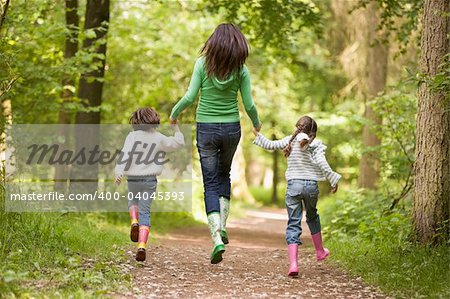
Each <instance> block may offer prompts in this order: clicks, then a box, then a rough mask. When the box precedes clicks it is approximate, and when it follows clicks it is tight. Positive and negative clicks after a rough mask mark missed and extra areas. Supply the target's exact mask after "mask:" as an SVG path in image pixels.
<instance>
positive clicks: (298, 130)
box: [283, 127, 303, 158]
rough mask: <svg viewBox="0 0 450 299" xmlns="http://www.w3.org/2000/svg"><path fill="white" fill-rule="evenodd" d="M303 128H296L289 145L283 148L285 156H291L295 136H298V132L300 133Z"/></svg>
mask: <svg viewBox="0 0 450 299" xmlns="http://www.w3.org/2000/svg"><path fill="white" fill-rule="evenodd" d="M302 130H303V129H302V128H301V127H297V130H295V132H294V134H292V137H291V139H290V140H289V143H288V145H287V146H286V147H285V148H284V149H283V152H284V156H285V157H286V158H287V157H289V155H290V154H291V152H292V142H293V141H294V140H295V138H296V137H297V135H298V134H300V132H302Z"/></svg>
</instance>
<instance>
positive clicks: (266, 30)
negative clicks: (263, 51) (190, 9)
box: [205, 0, 323, 50]
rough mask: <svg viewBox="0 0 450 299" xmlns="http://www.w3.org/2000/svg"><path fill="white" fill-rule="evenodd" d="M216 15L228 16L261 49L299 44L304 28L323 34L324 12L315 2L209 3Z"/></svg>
mask: <svg viewBox="0 0 450 299" xmlns="http://www.w3.org/2000/svg"><path fill="white" fill-rule="evenodd" d="M205 7H206V8H207V9H209V10H210V11H212V12H216V13H217V12H220V13H223V14H224V19H225V20H226V21H228V22H234V23H236V24H237V25H239V26H240V27H241V28H242V30H243V31H244V32H246V33H247V37H248V38H249V39H250V40H251V41H252V42H253V43H254V44H255V45H257V46H261V47H262V48H265V47H267V46H271V47H274V48H277V49H279V50H283V49H287V48H289V47H290V46H291V45H292V44H295V43H296V41H297V40H296V38H295V37H297V36H298V33H299V32H301V31H302V29H304V28H313V29H314V30H315V32H316V33H317V34H320V33H321V31H322V25H323V24H322V19H321V12H320V10H319V8H318V6H316V5H315V3H314V1H298V0H296V1H276V0H252V1H233V0H220V1H205Z"/></svg>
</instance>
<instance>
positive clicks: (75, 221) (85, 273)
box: [0, 212, 131, 297]
mask: <svg viewBox="0 0 450 299" xmlns="http://www.w3.org/2000/svg"><path fill="white" fill-rule="evenodd" d="M0 226H1V229H0V246H1V247H0V260H1V261H2V263H1V266H0V293H1V294H2V296H3V297H27V296H32V297H44V296H46V295H52V296H62V297H66V296H68V295H73V294H79V295H80V297H84V296H94V297H95V296H98V295H101V294H105V293H107V292H108V291H111V290H118V289H119V288H120V287H124V288H127V287H129V282H130V279H131V276H130V275H129V273H127V272H126V271H124V270H123V269H122V268H121V267H120V265H121V263H124V262H125V261H126V257H125V255H124V254H123V248H124V247H125V246H126V245H127V243H128V240H127V238H126V237H127V235H126V234H125V233H124V232H123V231H121V230H120V229H119V228H117V227H114V226H110V225H108V224H106V223H104V222H102V221H98V220H96V219H95V215H92V214H64V215H61V214H56V213H43V214H38V213H21V214H18V213H3V212H1V222H0ZM75 297H77V296H75Z"/></svg>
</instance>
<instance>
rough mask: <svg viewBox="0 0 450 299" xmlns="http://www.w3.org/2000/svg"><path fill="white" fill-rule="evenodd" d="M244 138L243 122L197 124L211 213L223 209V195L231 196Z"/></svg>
mask: <svg viewBox="0 0 450 299" xmlns="http://www.w3.org/2000/svg"><path fill="white" fill-rule="evenodd" d="M240 139H241V125H240V124H239V123H197V148H198V153H199V155H200V164H201V168H202V175H203V187H204V199H205V208H206V213H207V214H209V213H211V212H220V204H219V197H220V196H223V197H226V198H228V199H229V198H230V190H231V182H230V170H231V162H232V161H233V156H234V153H235V152H236V148H237V145H238V143H239V140H240Z"/></svg>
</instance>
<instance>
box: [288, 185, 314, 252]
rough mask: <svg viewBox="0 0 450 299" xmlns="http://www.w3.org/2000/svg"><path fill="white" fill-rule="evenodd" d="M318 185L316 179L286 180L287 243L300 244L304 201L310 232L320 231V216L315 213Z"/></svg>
mask: <svg viewBox="0 0 450 299" xmlns="http://www.w3.org/2000/svg"><path fill="white" fill-rule="evenodd" d="M318 197H319V187H318V186H317V182H316V181H310V180H298V179H293V180H289V181H288V185H287V190H286V209H287V212H288V216H289V220H288V224H287V228H286V242H287V243H288V244H302V241H301V240H300V235H301V234H302V224H301V223H302V217H303V206H302V201H303V203H304V206H305V209H306V223H307V224H308V227H309V230H310V231H311V234H312V235H314V234H316V233H318V232H320V230H321V228H320V218H319V214H317V208H316V205H317V199H318Z"/></svg>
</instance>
